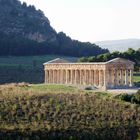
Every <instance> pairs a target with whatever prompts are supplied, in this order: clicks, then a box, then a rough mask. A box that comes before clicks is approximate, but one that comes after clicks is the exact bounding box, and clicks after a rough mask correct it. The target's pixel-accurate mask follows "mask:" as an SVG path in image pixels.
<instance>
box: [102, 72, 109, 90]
mask: <svg viewBox="0 0 140 140" xmlns="http://www.w3.org/2000/svg"><path fill="white" fill-rule="evenodd" d="M103 73H104V89H105V90H106V89H107V86H108V75H107V70H104V72H103Z"/></svg>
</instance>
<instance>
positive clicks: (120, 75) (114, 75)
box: [108, 69, 133, 87]
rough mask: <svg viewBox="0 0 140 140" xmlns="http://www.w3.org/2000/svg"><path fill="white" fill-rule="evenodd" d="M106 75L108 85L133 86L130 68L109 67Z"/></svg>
mask: <svg viewBox="0 0 140 140" xmlns="http://www.w3.org/2000/svg"><path fill="white" fill-rule="evenodd" d="M108 77H109V78H108V86H109V87H118V86H120V87H121V86H127V87H128V86H130V87H131V86H133V79H132V77H133V70H132V69H110V70H109V76H108Z"/></svg>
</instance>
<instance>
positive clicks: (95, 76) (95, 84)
mask: <svg viewBox="0 0 140 140" xmlns="http://www.w3.org/2000/svg"><path fill="white" fill-rule="evenodd" d="M96 74H97V71H96V70H95V71H94V86H97V83H96V81H97V79H96V78H97V75H96Z"/></svg>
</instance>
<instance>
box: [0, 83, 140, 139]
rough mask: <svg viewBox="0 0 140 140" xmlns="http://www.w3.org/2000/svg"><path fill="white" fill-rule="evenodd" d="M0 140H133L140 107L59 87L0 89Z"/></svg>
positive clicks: (136, 137) (137, 132)
mask: <svg viewBox="0 0 140 140" xmlns="http://www.w3.org/2000/svg"><path fill="white" fill-rule="evenodd" d="M0 91H1V92H0V103H1V104H0V122H1V123H0V138H1V140H7V139H9V140H19V139H33V140H42V139H47V140H52V139H53V140H60V139H61V140H65V139H68V140H93V139H94V140H136V139H138V137H139V134H140V127H139V126H140V107H139V106H138V105H135V104H132V103H127V102H124V101H120V100H119V99H115V98H114V96H111V95H110V94H107V93H94V92H89V91H83V90H80V89H76V88H74V87H66V86H60V85H48V86H47V85H28V84H19V85H16V84H15V85H14V84H13V85H5V86H0Z"/></svg>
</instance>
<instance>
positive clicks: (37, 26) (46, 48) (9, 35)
mask: <svg viewBox="0 0 140 140" xmlns="http://www.w3.org/2000/svg"><path fill="white" fill-rule="evenodd" d="M107 52H108V50H107V49H101V48H100V47H98V46H97V45H95V44H91V43H88V42H85V43H82V42H79V41H76V40H72V39H71V38H70V37H68V36H66V35H65V34H64V33H63V32H60V33H57V32H56V31H55V30H54V29H53V28H52V27H51V25H50V22H49V20H48V18H47V17H45V15H44V14H43V12H42V11H41V10H36V8H35V7H34V6H31V5H30V6H27V5H26V3H23V4H21V3H20V1H18V0H0V55H16V56H18V55H42V54H59V55H67V56H89V55H90V56H91V55H98V54H102V53H107Z"/></svg>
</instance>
